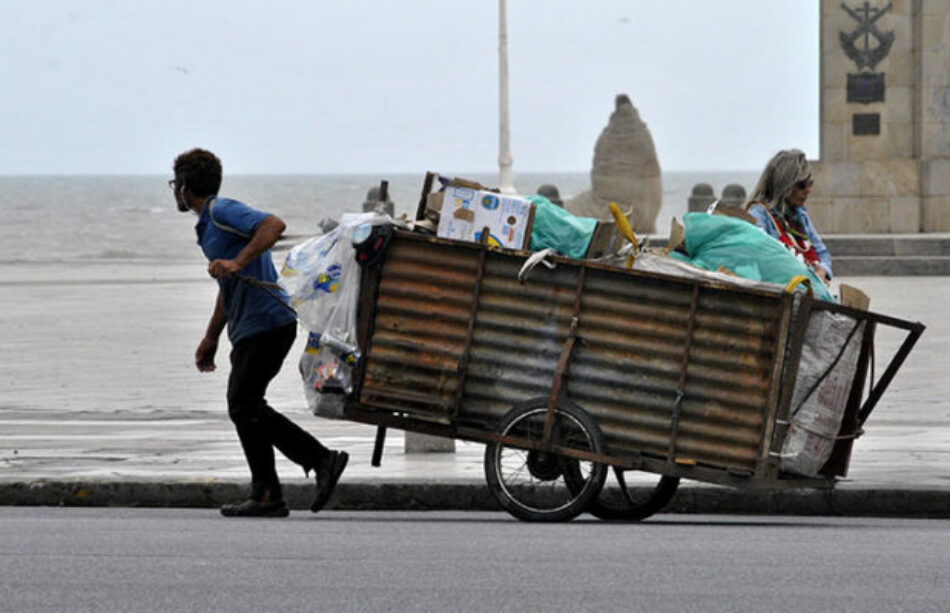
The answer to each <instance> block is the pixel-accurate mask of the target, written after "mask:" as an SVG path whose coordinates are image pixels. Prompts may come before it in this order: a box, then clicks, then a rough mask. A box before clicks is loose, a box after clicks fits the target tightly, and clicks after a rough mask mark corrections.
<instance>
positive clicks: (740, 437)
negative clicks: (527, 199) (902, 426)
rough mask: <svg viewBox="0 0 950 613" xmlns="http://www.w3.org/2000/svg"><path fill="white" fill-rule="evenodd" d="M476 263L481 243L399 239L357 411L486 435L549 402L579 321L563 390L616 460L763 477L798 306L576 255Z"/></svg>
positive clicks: (387, 269) (506, 255)
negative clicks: (522, 273)
mask: <svg viewBox="0 0 950 613" xmlns="http://www.w3.org/2000/svg"><path fill="white" fill-rule="evenodd" d="M479 254H480V247H478V246H471V245H460V244H457V243H446V242H444V241H438V240H433V239H428V240H419V239H410V238H409V237H404V236H400V237H397V238H396V239H394V240H393V242H392V244H391V246H390V249H389V251H388V253H387V258H386V263H385V265H384V268H383V271H382V280H381V282H380V285H379V294H378V299H377V302H376V314H375V331H374V334H373V336H372V342H371V347H370V349H369V350H368V354H367V362H366V376H365V379H364V382H363V385H362V388H361V397H360V400H361V402H362V403H363V404H365V405H369V406H373V407H380V408H393V409H397V410H401V411H405V412H407V413H410V414H415V415H419V416H420V417H421V418H426V419H439V420H443V421H446V422H448V421H451V420H454V423H458V424H459V425H465V426H474V427H477V428H493V426H494V423H495V422H496V421H497V420H498V418H500V416H501V415H502V414H503V413H504V412H505V411H507V410H508V409H510V408H511V406H513V405H515V404H517V403H519V402H523V401H525V400H527V399H529V398H533V397H538V396H545V397H546V396H547V395H548V394H549V393H550V390H551V384H552V381H553V379H554V375H555V370H556V365H557V361H558V358H559V356H560V354H561V351H562V348H563V347H564V344H565V341H566V340H567V338H568V335H569V329H570V324H571V320H572V318H573V317H575V316H577V317H578V320H579V328H578V330H579V337H580V340H579V342H578V343H577V344H576V345H575V349H574V353H573V357H572V360H571V361H570V365H569V372H568V376H567V378H566V383H565V385H566V388H565V390H564V391H565V392H566V395H567V397H568V398H569V399H571V400H572V401H573V402H575V403H577V404H578V405H580V406H581V407H583V408H584V409H585V410H586V411H588V412H589V413H590V414H591V415H592V416H593V417H594V418H595V420H596V421H597V422H598V423H599V424H600V426H601V427H602V428H603V430H604V432H605V435H606V437H607V442H608V447H609V450H610V452H611V453H613V454H645V455H646V456H649V457H655V458H658V459H661V460H664V461H667V462H670V463H673V462H676V463H677V464H687V465H697V466H703V467H712V468H715V469H723V470H734V471H743V472H749V473H755V474H758V475H762V474H763V471H764V468H763V464H764V461H765V460H767V449H765V442H764V441H763V438H764V431H765V426H766V424H767V423H768V422H769V419H770V418H772V416H773V415H774V411H775V409H776V407H775V405H776V404H777V398H778V396H777V393H776V390H775V389H773V388H774V387H775V385H776V383H775V382H776V381H778V379H779V377H778V376H777V373H778V372H779V371H780V368H781V365H782V359H783V353H784V352H783V349H784V344H785V341H786V338H785V335H786V327H787V317H788V313H789V309H788V303H787V301H784V300H783V299H782V296H781V295H779V294H771V293H765V292H755V291H734V290H726V289H723V288H721V287H716V286H714V285H713V284H709V283H703V282H699V281H693V280H686V279H674V278H671V277H664V276H660V275H648V274H644V273H636V272H631V271H620V270H617V269H606V268H604V267H599V266H591V265H590V264H585V263H583V262H580V261H578V260H567V259H563V260H562V259H559V260H558V264H557V267H556V268H555V269H554V270H548V269H546V268H544V267H538V268H536V269H535V270H534V271H532V272H531V274H530V275H529V277H528V279H527V280H526V282H524V283H523V284H522V283H519V281H518V279H517V273H518V271H519V269H520V268H521V266H522V264H523V263H524V260H525V257H524V255H522V254H519V253H513V252H498V251H488V252H487V253H485V255H484V267H483V269H482V273H481V275H479V270H480V269H479V263H478V262H479V257H480V256H479ZM582 266H586V267H587V270H586V273H585V275H584V277H583V287H580V288H579V287H578V283H579V280H580V279H581V275H580V271H581V267H582ZM697 287H698V290H697V289H696V288H697ZM694 291H698V294H697V298H696V307H695V310H694V309H693V308H692V304H693V294H694ZM476 295H477V296H478V301H477V304H473V298H474V296H476ZM473 314H474V321H473V322H472V323H473V326H474V327H473V329H472V332H471V343H470V345H469V344H468V338H469V336H468V333H467V332H468V325H469V323H470V321H471V320H472V315H473ZM691 319H692V321H693V333H692V337H691V338H690V339H687V330H688V328H689V326H688V322H689V321H690V320H691ZM687 347H688V348H689V355H688V359H687V357H686V356H684V353H685V352H686V350H687ZM466 360H467V362H466ZM462 364H466V366H465V369H464V370H465V372H464V373H462V372H460V365H462ZM684 364H685V368H686V372H685V375H684V373H683V368H684ZM681 380H683V381H684V385H683V387H682V390H681V391H682V398H681V402H680V404H679V409H678V412H679V413H678V421H677V424H678V425H677V427H676V433H675V436H674V433H673V422H674V419H673V415H674V410H675V407H676V405H677V398H678V397H679V391H680V389H679V387H680V381H681ZM459 385H462V388H461V390H460V389H459ZM671 447H672V453H671Z"/></svg>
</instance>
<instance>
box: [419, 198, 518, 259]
mask: <svg viewBox="0 0 950 613" xmlns="http://www.w3.org/2000/svg"><path fill="white" fill-rule="evenodd" d="M427 208H428V209H429V210H439V227H438V230H437V232H436V235H437V236H440V237H442V238H453V239H456V240H464V241H472V242H476V243H478V242H482V233H483V230H484V229H485V228H488V236H487V237H486V241H487V244H488V245H489V246H491V247H502V248H506V249H527V248H528V246H529V245H530V243H531V227H532V225H533V223H534V205H533V204H532V203H531V201H530V200H526V199H524V198H518V197H516V196H505V195H503V194H496V193H494V192H489V191H484V190H478V189H473V188H471V187H466V186H462V185H450V186H448V187H446V188H445V191H443V192H441V193H439V194H432V195H430V196H429V197H428V202H427Z"/></svg>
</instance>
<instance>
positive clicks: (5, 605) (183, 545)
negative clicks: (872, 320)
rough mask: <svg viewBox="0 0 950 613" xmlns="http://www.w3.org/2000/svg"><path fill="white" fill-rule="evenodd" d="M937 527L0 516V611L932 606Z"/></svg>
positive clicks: (35, 511)
mask: <svg viewBox="0 0 950 613" xmlns="http://www.w3.org/2000/svg"><path fill="white" fill-rule="evenodd" d="M948 562H950V521H946V520H891V519H855V518H802V517H795V518H789V517H761V516H756V517H740V516H715V517H713V516H696V515H692V516H673V515H659V516H655V517H654V518H653V519H651V520H649V521H647V522H644V523H641V524H627V525H618V524H607V523H604V522H599V521H595V520H590V521H588V520H585V519H582V520H578V521H574V522H571V523H566V524H546V525H539V524H526V523H521V522H518V521H516V520H514V519H512V518H511V517H510V516H508V515H507V514H502V513H437V512H429V513H422V512H408V513H390V512H332V511H331V512H324V513H322V514H320V515H316V516H314V515H311V514H309V513H298V512H295V513H292V514H291V516H290V518H288V519H280V520H245V519H238V520H234V519H224V518H221V517H220V516H218V515H217V513H216V512H215V511H212V510H194V509H109V508H95V509H83V508H36V507H0V610H2V611H18V612H20V611H23V612H27V611H57V612H62V611H110V612H111V611H176V612H185V611H256V612H259V611H304V610H306V611H526V612H527V611H598V612H607V611H624V612H625V613H629V612H631V611H634V612H635V611H651V612H655V611H677V612H689V611H702V612H704V613H705V612H709V611H755V612H757V613H758V612H762V611H770V612H782V611H789V612H791V611H794V612H803V611H822V612H827V611H861V612H874V611H888V612H890V611H947V610H948V608H950V564H948Z"/></svg>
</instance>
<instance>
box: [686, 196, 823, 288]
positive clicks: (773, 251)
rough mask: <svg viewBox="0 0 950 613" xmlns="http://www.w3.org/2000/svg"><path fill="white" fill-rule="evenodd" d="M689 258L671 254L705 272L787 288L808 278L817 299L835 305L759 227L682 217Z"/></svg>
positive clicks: (812, 277) (819, 282) (715, 217)
mask: <svg viewBox="0 0 950 613" xmlns="http://www.w3.org/2000/svg"><path fill="white" fill-rule="evenodd" d="M683 226H684V232H685V247H686V253H687V254H688V255H683V254H682V253H678V252H676V251H671V252H670V256H672V257H674V258H676V259H678V260H682V261H684V262H688V263H690V264H692V265H694V266H698V267H699V268H704V269H706V270H717V269H718V268H719V267H720V266H724V267H726V268H728V269H729V270H731V271H732V272H734V273H736V274H737V275H739V276H740V277H745V278H746V279H753V280H755V281H766V282H768V283H778V284H779V285H786V284H787V283H788V282H789V281H790V280H791V279H792V278H793V277H796V276H798V275H805V277H807V278H808V280H809V281H811V287H812V290H813V291H814V292H815V297H816V298H818V299H820V300H827V301H829V302H835V298H834V296H833V295H832V294H831V292H830V291H828V287H827V286H826V285H825V284H824V282H823V281H822V280H821V279H819V278H818V276H817V275H815V273H814V272H813V271H812V269H811V268H809V267H808V266H807V265H806V264H805V263H804V262H802V261H801V260H799V259H798V258H796V257H795V256H794V255H792V254H791V252H789V251H788V249H786V248H785V245H783V244H782V243H780V242H778V241H777V240H776V239H774V238H772V237H771V236H769V235H768V234H766V233H765V232H763V231H762V230H760V229H759V228H758V227H756V226H754V225H752V224H750V223H748V222H747V221H743V220H741V219H737V218H735V217H726V216H724V215H707V214H706V213H687V214H686V215H684V216H683Z"/></svg>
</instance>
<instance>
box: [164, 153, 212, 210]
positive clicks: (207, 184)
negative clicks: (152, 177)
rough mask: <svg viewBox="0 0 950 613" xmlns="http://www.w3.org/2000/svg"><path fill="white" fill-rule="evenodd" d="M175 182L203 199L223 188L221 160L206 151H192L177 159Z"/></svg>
mask: <svg viewBox="0 0 950 613" xmlns="http://www.w3.org/2000/svg"><path fill="white" fill-rule="evenodd" d="M173 168H174V170H175V180H176V181H177V182H178V183H179V184H181V185H184V186H185V187H186V188H188V189H189V190H190V191H191V193H192V194H194V195H195V196H197V197H199V198H202V197H205V196H215V195H217V193H218V190H219V189H220V188H221V160H219V159H218V156H216V155H215V154H213V153H211V152H210V151H206V150H205V149H192V150H191V151H186V152H185V153H182V154H181V155H179V156H178V157H176V158H175V164H174V166H173Z"/></svg>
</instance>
